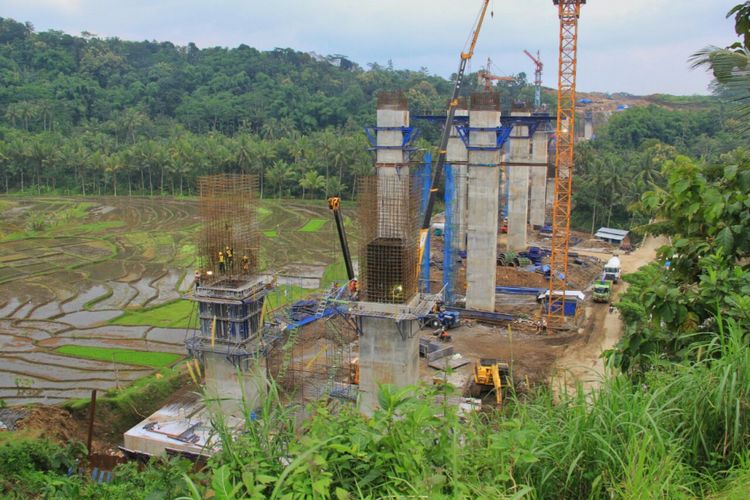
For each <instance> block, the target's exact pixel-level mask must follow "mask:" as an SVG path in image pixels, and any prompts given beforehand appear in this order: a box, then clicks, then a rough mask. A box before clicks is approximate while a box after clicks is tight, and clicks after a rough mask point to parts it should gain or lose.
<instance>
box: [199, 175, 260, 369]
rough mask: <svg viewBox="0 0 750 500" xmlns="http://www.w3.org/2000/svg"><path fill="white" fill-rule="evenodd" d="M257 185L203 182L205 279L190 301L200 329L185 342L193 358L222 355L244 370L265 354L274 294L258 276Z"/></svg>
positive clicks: (225, 179)
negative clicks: (266, 320) (266, 308)
mask: <svg viewBox="0 0 750 500" xmlns="http://www.w3.org/2000/svg"><path fill="white" fill-rule="evenodd" d="M255 186H256V178H255V177H254V176H249V175H231V174H221V175H213V176H207V177H201V178H199V179H198V187H199V191H200V205H199V206H200V215H201V218H202V219H203V220H202V222H203V228H202V231H201V234H200V239H199V244H198V247H199V260H200V263H201V270H202V274H201V276H200V277H199V279H198V280H197V281H196V287H195V290H194V291H193V293H192V294H191V296H190V298H191V299H192V300H194V301H196V302H197V303H198V321H199V329H197V330H195V331H194V332H193V334H192V335H191V336H190V337H189V338H188V339H186V341H185V344H186V347H187V350H188V352H189V353H190V354H191V355H192V356H194V357H196V358H199V359H204V358H205V356H204V354H205V353H206V352H211V353H216V354H221V355H223V356H224V357H225V358H226V360H227V361H229V362H230V363H232V364H233V365H234V366H236V367H237V368H239V369H241V370H248V369H249V368H250V365H251V363H252V362H253V360H256V359H257V358H259V357H261V356H262V355H263V353H262V345H261V344H262V342H261V341H260V337H261V334H262V331H263V328H264V325H263V305H264V303H265V297H266V295H267V294H268V292H269V290H270V288H269V280H268V279H267V278H264V277H261V276H257V275H256V270H257V264H258V251H259V248H258V241H259V240H258V235H257V228H256V225H255V196H254V193H255Z"/></svg>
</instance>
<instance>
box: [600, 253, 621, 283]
mask: <svg viewBox="0 0 750 500" xmlns="http://www.w3.org/2000/svg"><path fill="white" fill-rule="evenodd" d="M621 272H622V270H621V268H620V259H618V258H617V257H612V258H611V259H609V260H608V261H607V263H606V264H604V279H605V280H608V281H611V282H613V283H615V284H617V282H618V281H619V280H620V273H621Z"/></svg>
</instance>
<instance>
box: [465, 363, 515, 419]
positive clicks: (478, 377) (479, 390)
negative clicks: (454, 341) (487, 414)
mask: <svg viewBox="0 0 750 500" xmlns="http://www.w3.org/2000/svg"><path fill="white" fill-rule="evenodd" d="M509 386H510V365H508V363H504V362H502V361H500V360H497V359H480V360H478V361H477V362H476V363H475V364H474V384H473V386H472V389H471V394H472V396H474V397H481V396H482V395H484V394H487V393H488V392H490V391H492V390H493V389H494V391H495V399H496V400H497V406H498V408H502V406H503V395H504V391H505V389H506V388H507V387H509Z"/></svg>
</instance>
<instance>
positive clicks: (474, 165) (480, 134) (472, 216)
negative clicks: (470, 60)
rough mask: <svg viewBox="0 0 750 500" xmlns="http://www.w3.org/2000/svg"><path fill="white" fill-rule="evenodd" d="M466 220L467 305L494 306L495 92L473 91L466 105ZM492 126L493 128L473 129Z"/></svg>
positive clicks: (497, 106) (497, 115) (497, 120)
mask: <svg viewBox="0 0 750 500" xmlns="http://www.w3.org/2000/svg"><path fill="white" fill-rule="evenodd" d="M469 126H470V131H469V144H470V147H469V166H468V210H467V217H468V219H467V220H468V223H467V227H466V236H467V244H466V252H467V255H468V258H467V262H466V307H467V308H469V309H480V310H483V311H494V310H495V281H496V269H497V230H498V205H499V204H498V197H499V192H500V179H499V174H500V169H499V167H498V166H497V165H498V163H499V161H500V153H499V151H498V150H497V149H486V150H485V149H472V148H473V147H487V148H494V147H496V146H497V133H496V132H495V131H494V129H497V127H499V126H500V101H499V98H497V95H495V94H474V95H472V101H471V104H470V106H469ZM475 129H493V130H475Z"/></svg>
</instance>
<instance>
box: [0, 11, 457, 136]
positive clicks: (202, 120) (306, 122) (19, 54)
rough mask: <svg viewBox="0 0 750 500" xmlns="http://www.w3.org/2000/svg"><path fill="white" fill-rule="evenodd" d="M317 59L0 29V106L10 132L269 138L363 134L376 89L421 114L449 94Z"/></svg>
mask: <svg viewBox="0 0 750 500" xmlns="http://www.w3.org/2000/svg"><path fill="white" fill-rule="evenodd" d="M318 59H320V60H318ZM318 59H316V58H314V57H313V56H312V55H309V54H306V53H302V52H297V51H294V50H292V49H275V50H272V51H269V52H261V51H258V50H256V49H253V48H251V47H248V46H247V45H240V46H239V47H236V48H232V49H227V48H221V47H214V48H207V49H198V48H197V47H196V46H195V45H194V44H192V43H191V44H189V45H188V46H187V47H180V46H176V45H174V44H172V43H170V42H149V41H144V42H129V41H122V40H119V39H116V38H108V39H101V38H96V37H94V36H88V35H85V34H84V36H82V37H78V36H72V35H68V34H65V33H62V32H59V31H47V32H42V33H36V32H34V30H33V29H32V27H31V26H30V25H29V24H22V23H19V22H16V21H14V20H11V19H0V75H1V76H0V77H1V78H2V88H0V106H1V107H2V109H3V110H5V113H4V117H3V118H4V119H5V120H7V122H8V123H10V124H14V125H15V126H21V127H22V128H24V129H26V130H29V131H42V130H58V131H67V130H70V129H71V128H72V127H77V126H81V125H85V124H87V123H102V124H106V126H108V127H110V128H115V129H117V128H118V126H120V125H122V122H123V120H125V119H126V118H129V119H130V120H131V121H132V119H133V118H134V116H133V114H134V113H138V114H140V115H142V116H141V117H140V119H141V120H142V119H143V118H146V117H147V118H148V119H150V120H159V119H165V118H168V119H171V120H175V121H177V122H178V123H180V124H181V125H183V126H184V127H185V128H187V129H188V130H190V131H193V132H197V133H202V132H207V131H209V130H215V131H219V132H222V133H227V134H233V133H236V132H237V131H239V130H242V129H244V130H249V131H252V132H256V133H263V134H264V135H268V136H272V135H274V134H275V133H276V134H278V131H276V132H274V131H273V129H278V128H279V127H281V128H282V129H289V128H294V129H295V130H297V131H300V132H302V133H306V132H310V131H313V130H318V129H321V128H325V127H329V126H333V127H342V126H345V125H346V124H347V122H351V121H353V122H355V123H357V124H362V123H364V122H365V121H368V120H369V119H370V117H371V116H374V114H373V109H374V107H373V98H374V96H375V94H376V92H377V91H379V90H382V89H389V88H390V89H392V88H402V89H411V91H410V94H411V95H410V97H411V98H412V100H413V101H414V104H415V106H418V107H422V108H432V107H433V106H434V105H435V104H437V103H438V102H439V101H441V100H444V98H442V99H441V98H439V96H440V95H441V94H442V95H444V96H447V95H448V92H449V91H450V82H448V81H447V80H445V79H443V78H440V77H436V76H430V75H428V74H427V73H426V72H416V71H393V70H387V69H384V70H381V69H380V68H379V67H377V65H375V68H374V70H370V71H364V70H363V69H362V68H360V67H359V66H357V65H355V64H351V63H349V64H342V65H341V66H342V67H339V66H338V65H336V64H334V63H333V62H334V61H335V60H334V59H332V58H329V59H330V62H329V61H326V60H324V59H323V58H318ZM346 62H347V63H348V61H346ZM343 67H346V68H347V69H343ZM126 111H129V112H130V113H128V114H127V115H126V116H123V112H126ZM108 122H112V123H108Z"/></svg>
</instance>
